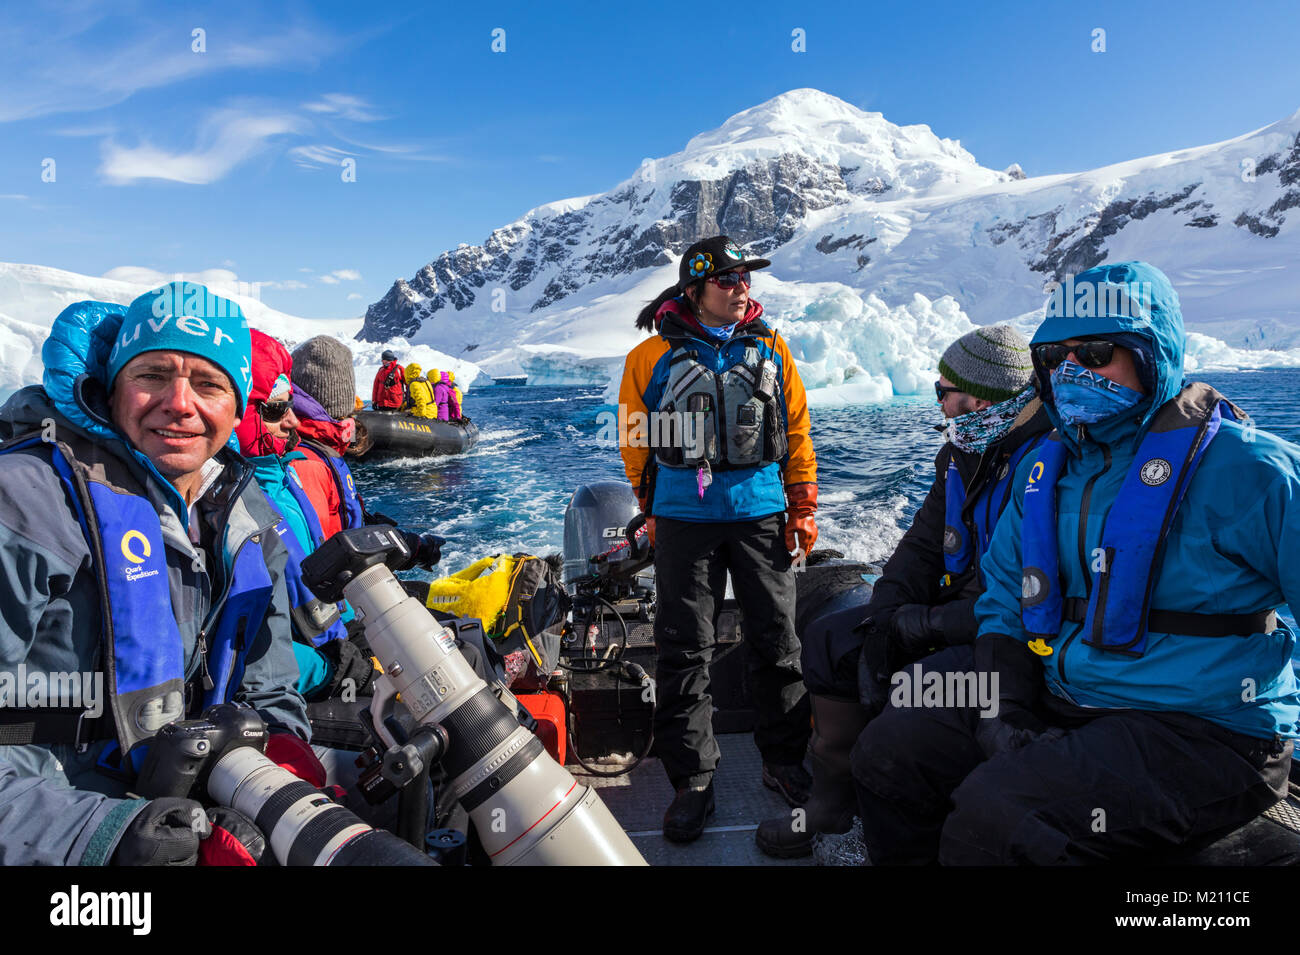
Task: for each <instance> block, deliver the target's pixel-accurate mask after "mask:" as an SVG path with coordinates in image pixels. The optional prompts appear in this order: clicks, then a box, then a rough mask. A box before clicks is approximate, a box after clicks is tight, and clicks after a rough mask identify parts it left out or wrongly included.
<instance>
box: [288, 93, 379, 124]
mask: <svg viewBox="0 0 1300 955" xmlns="http://www.w3.org/2000/svg"><path fill="white" fill-rule="evenodd" d="M302 108H303V109H305V110H307V111H308V112H312V113H324V114H327V115H329V116H337V117H338V118H339V119H350V120H352V121H353V122H357V123H373V122H376V121H378V120H381V119H385V118H386V117H384V116H381V115H380V114H379V113H377V112H374V109H373V107H372V106H371V104H370V103H368V102H366V101H365V100H364V99H362V98H361V97H360V96H350V95H348V94H347V93H326V94H325V95H324V96H322V97H321V98H320V99H318V100H316V101H314V102H311V103H303V104H302Z"/></svg>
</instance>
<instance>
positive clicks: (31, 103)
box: [0, 3, 341, 122]
mask: <svg viewBox="0 0 1300 955" xmlns="http://www.w3.org/2000/svg"><path fill="white" fill-rule="evenodd" d="M126 12H127V11H122V10H119V9H117V8H113V9H112V11H111V13H112V15H111V16H110V14H109V13H108V12H106V11H104V10H103V9H100V8H97V7H95V6H93V5H89V4H67V3H65V4H43V5H42V6H41V7H39V8H37V7H29V8H27V9H25V10H24V9H22V8H18V7H13V8H11V9H7V10H6V12H5V20H6V22H5V24H4V26H3V28H0V62H3V63H4V83H3V84H0V122H11V121H13V120H19V119H31V118H33V117H37V116H46V115H50V114H54V113H65V112H74V111H83V110H94V109H102V108H104V107H107V106H112V105H114V104H116V103H120V102H122V101H123V100H125V99H127V98H128V97H130V96H131V95H132V94H133V93H136V92H138V91H140V90H145V89H152V88H156V87H161V86H167V85H170V84H172V83H177V82H181V81H183V80H187V79H191V78H194V77H197V76H202V75H207V74H212V73H215V72H218V71H221V70H231V69H259V68H273V69H295V68H306V67H312V66H315V65H317V64H319V63H320V62H321V60H322V59H324V58H325V57H326V56H328V55H329V54H330V53H331V52H333V51H334V50H335V49H336V48H338V47H339V46H340V45H341V41H340V40H339V39H338V38H336V37H334V36H331V35H330V34H329V33H328V32H327V31H326V30H325V29H323V28H322V27H320V26H318V25H315V24H312V23H309V22H306V21H303V22H297V23H289V24H284V23H282V22H280V21H273V20H269V19H267V18H266V17H265V16H264V15H262V14H260V13H258V12H256V10H255V9H250V10H248V11H245V12H244V13H235V12H225V11H222V12H221V13H220V14H219V15H218V14H211V15H209V16H206V17H205V16H195V15H194V13H192V12H185V13H180V12H177V13H167V12H161V11H158V10H153V11H150V12H149V14H148V15H147V16H143V15H142V16H138V17H135V18H133V19H124V17H123V16H119V15H118V14H125V13H126ZM205 20H206V21H207V23H206V24H205V23H204V21H205ZM124 22H128V23H131V24H133V25H134V26H135V27H136V29H135V30H133V31H132V32H128V33H124V31H123V28H122V24H123V23H124ZM195 29H204V30H207V31H208V35H206V36H205V38H204V43H205V50H204V51H203V52H197V51H196V50H195V49H194V47H195V46H196V45H198V42H197V40H196V39H195V37H194V36H193V35H192V31H193V30H195Z"/></svg>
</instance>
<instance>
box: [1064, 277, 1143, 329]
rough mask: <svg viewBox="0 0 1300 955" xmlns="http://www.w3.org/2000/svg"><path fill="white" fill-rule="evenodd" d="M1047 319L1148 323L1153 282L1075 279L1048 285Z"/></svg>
mask: <svg viewBox="0 0 1300 955" xmlns="http://www.w3.org/2000/svg"><path fill="white" fill-rule="evenodd" d="M1047 294H1048V299H1047V317H1048V318H1132V319H1139V320H1141V319H1149V318H1150V317H1151V303H1152V301H1153V300H1154V298H1155V291H1154V289H1153V288H1152V286H1151V283H1150V282H1083V283H1082V284H1079V285H1075V283H1074V276H1073V275H1068V276H1066V278H1065V281H1064V282H1049V283H1048V284H1047Z"/></svg>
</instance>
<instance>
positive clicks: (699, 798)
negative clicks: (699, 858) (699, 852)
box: [664, 781, 714, 842]
mask: <svg viewBox="0 0 1300 955" xmlns="http://www.w3.org/2000/svg"><path fill="white" fill-rule="evenodd" d="M713 806H714V804H713V782H712V781H710V782H709V784H708V786H706V787H705V788H704V789H679V790H677V795H676V796H674V797H673V801H672V802H671V803H670V804H669V805H668V810H667V812H665V813H664V838H665V839H667V840H669V841H670V842H694V841H695V840H696V839H698V838H699V837H700V834H701V833H703V832H704V821H705V820H706V819H707V818H708V817H709V816H711V815H712V814H713Z"/></svg>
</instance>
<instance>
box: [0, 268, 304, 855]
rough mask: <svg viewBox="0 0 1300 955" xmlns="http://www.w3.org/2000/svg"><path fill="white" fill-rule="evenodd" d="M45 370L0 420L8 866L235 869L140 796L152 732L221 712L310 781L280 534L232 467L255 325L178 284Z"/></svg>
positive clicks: (61, 322)
mask: <svg viewBox="0 0 1300 955" xmlns="http://www.w3.org/2000/svg"><path fill="white" fill-rule="evenodd" d="M42 358H43V360H44V363H45V376H44V386H43V387H41V386H31V387H28V388H24V389H22V390H21V391H19V392H17V393H16V394H15V395H13V396H12V397H11V398H10V400H9V401H8V402H7V403H6V404H5V405H4V407H3V408H2V409H0V440H3V444H0V691H4V692H2V693H0V696H3V701H2V705H0V743H2V744H3V745H0V863H3V864H54V865H58V864H81V865H103V864H122V865H126V864H162V865H183V864H193V862H194V861H195V860H196V858H203V859H204V861H223V862H224V861H235V860H233V859H230V858H223V857H219V856H213V855H211V854H210V853H211V852H212V851H213V850H212V847H213V846H215V845H216V844H217V843H218V842H224V840H213V839H211V838H207V836H208V835H209V834H210V827H209V826H208V825H207V824H205V823H203V820H202V818H201V817H202V815H203V811H202V809H201V807H199V804H198V803H195V802H191V801H190V800H188V799H174V798H163V799H154V800H149V801H146V800H141V799H136V798H128V795H127V794H128V792H129V791H130V790H131V789H132V782H133V775H134V772H135V771H136V770H138V768H139V756H140V754H141V752H142V751H143V748H144V747H145V746H146V745H147V744H148V741H149V739H150V738H151V737H152V736H153V734H154V733H155V732H157V730H158V729H159V728H160V727H161V726H163V725H165V724H166V723H168V722H172V721H174V720H177V719H185V718H192V717H194V716H196V715H197V714H198V713H200V712H201V711H202V710H203V709H204V708H205V707H206V706H208V705H211V704H213V703H217V702H223V701H232V700H233V701H238V702H243V703H246V704H248V705H250V706H252V707H253V708H255V709H256V710H257V711H258V713H259V714H260V715H261V716H262V718H263V719H264V720H265V721H266V722H267V724H268V725H269V726H270V728H271V730H272V733H271V744H269V745H268V750H267V752H268V755H269V756H271V758H272V759H275V760H276V761H277V762H280V763H281V764H282V765H285V766H286V768H289V769H290V770H291V771H294V770H299V771H301V770H302V769H303V767H306V768H307V769H309V770H310V771H312V772H314V771H315V770H316V768H317V767H318V766H319V764H318V763H316V761H315V758H314V756H312V755H311V751H310V747H308V746H307V744H306V742H305V741H306V739H307V738H308V736H309V732H310V728H309V725H308V722H307V719H306V712H305V706H304V703H303V700H302V698H301V696H299V695H298V693H297V692H296V691H295V689H294V682H295V680H296V679H297V676H298V673H297V667H296V666H295V664H294V659H293V654H292V651H291V649H290V637H289V616H288V613H289V606H288V599H287V596H286V591H285V585H284V580H283V573H284V565H285V559H286V554H285V550H284V546H283V544H282V543H281V542H280V540H279V535H278V534H277V533H275V528H276V525H277V524H278V523H279V520H280V516H279V514H277V513H276V512H275V510H274V509H273V508H272V507H271V506H270V504H269V503H268V502H267V500H266V498H265V497H264V496H263V495H262V493H261V492H260V491H259V490H258V489H257V486H256V484H254V483H252V473H251V469H250V468H248V466H247V465H246V464H244V463H243V461H242V459H240V457H239V455H238V454H237V453H236V452H235V451H234V450H232V449H230V448H229V447H227V440H228V439H229V437H230V434H231V431H232V429H233V428H234V426H235V423H236V422H237V421H238V418H239V416H240V415H241V414H243V413H244V410H245V405H246V401H247V396H248V388H249V384H250V380H251V371H250V366H249V332H248V328H247V324H246V322H245V320H244V317H243V315H242V314H241V313H240V311H239V308H238V306H236V305H235V304H234V303H233V302H229V301H228V300H226V299H222V298H220V297H218V296H214V295H212V294H211V293H210V292H208V290H207V289H206V288H204V287H203V286H197V285H190V284H187V283H174V284H172V285H169V286H165V287H163V288H160V289H156V290H154V291H153V292H150V293H147V294H145V295H143V296H141V297H140V298H138V299H137V300H136V301H135V302H133V303H132V304H131V306H130V308H129V309H123V308H122V307H121V306H117V305H109V304H105V303H101V302H81V303H77V304H75V305H71V306H69V307H68V308H67V309H65V310H64V311H63V313H62V314H61V315H60V316H59V317H58V319H56V321H55V323H54V326H53V328H52V329H51V332H50V337H49V339H48V340H47V341H46V342H45V345H44V348H43V351H42ZM6 678H7V679H6ZM60 681H61V682H60ZM56 685H61V687H62V690H61V692H60V693H58V694H50V693H44V694H33V693H30V692H27V691H28V690H29V689H30V688H32V687H36V686H45V687H53V686H56ZM70 688H71V689H75V690H77V691H79V692H74V693H68V692H67V690H68V689H70ZM97 688H98V689H97ZM99 690H102V694H101V692H99ZM124 754H125V755H124ZM312 764H314V765H312ZM245 821H246V820H245ZM246 822H247V821H246ZM249 825H251V823H250V824H249ZM252 831H253V834H254V836H255V837H256V836H257V835H258V834H257V833H256V831H255V829H254V830H252ZM237 835H239V836H240V837H241V838H242V834H237ZM201 839H202V842H203V844H202V846H201V845H200V840H201ZM204 847H207V851H206V852H205V849H204ZM262 848H264V846H263V847H262ZM259 851H260V850H259ZM239 861H241V862H243V863H244V864H249V863H250V862H252V861H254V860H253V859H252V858H251V857H250V856H249V855H248V854H247V853H244V854H242V855H241V857H240V860H239Z"/></svg>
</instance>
